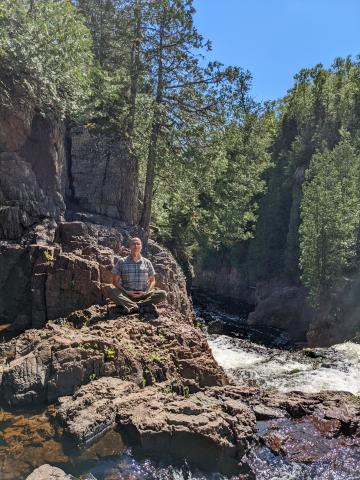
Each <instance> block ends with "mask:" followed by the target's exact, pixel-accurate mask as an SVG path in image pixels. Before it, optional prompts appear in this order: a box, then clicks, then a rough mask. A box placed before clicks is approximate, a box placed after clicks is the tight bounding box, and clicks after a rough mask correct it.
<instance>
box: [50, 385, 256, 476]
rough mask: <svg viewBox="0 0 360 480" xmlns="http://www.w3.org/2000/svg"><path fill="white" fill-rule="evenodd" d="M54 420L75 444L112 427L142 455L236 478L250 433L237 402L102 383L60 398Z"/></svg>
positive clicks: (250, 421) (248, 415) (251, 422)
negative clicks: (183, 461)
mask: <svg viewBox="0 0 360 480" xmlns="http://www.w3.org/2000/svg"><path fill="white" fill-rule="evenodd" d="M57 418H58V420H59V422H60V423H61V424H62V425H63V427H64V429H65V432H66V433H67V434H70V435H71V436H72V437H73V438H74V440H75V442H77V443H83V442H87V441H91V440H92V439H93V438H96V437H97V436H98V435H99V434H101V432H104V431H106V430H107V429H108V428H111V427H112V426H114V424H117V425H118V427H119V428H120V431H121V432H122V434H123V435H124V437H125V439H126V440H127V442H128V443H129V444H131V445H133V446H135V447H139V448H141V451H142V452H143V453H146V454H152V455H154V454H155V455H157V456H160V457H162V458H164V457H171V458H180V459H182V458H187V459H188V460H189V461H190V462H192V463H194V464H195V465H197V466H199V467H200V468H203V469H206V470H209V469H210V470H211V469H216V470H218V471H219V470H220V471H222V472H224V473H235V472H239V471H241V470H243V471H244V469H245V467H244V466H242V465H241V459H242V457H243V456H244V454H245V453H246V451H247V449H248V442H249V440H250V439H251V436H252V434H253V432H254V428H255V416H254V414H253V413H252V412H251V410H250V409H249V408H248V407H247V406H246V405H245V404H244V403H243V402H241V401H238V400H231V399H229V400H227V401H225V402H222V401H220V400H218V399H215V398H213V397H209V396H207V394H206V390H204V391H202V392H198V393H195V394H193V395H189V394H185V396H184V395H183V396H181V395H176V394H174V393H171V392H169V391H168V390H167V389H166V387H165V388H157V387H147V388H144V389H139V387H136V386H134V385H133V384H131V383H130V382H124V381H122V380H120V379H115V378H103V379H99V380H95V381H93V382H92V383H91V384H89V385H85V386H83V387H81V388H80V389H79V390H78V391H77V392H76V393H75V394H74V395H73V397H67V398H62V399H60V408H59V410H58V412H57Z"/></svg>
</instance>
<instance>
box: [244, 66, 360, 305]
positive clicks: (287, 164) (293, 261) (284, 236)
mask: <svg viewBox="0 0 360 480" xmlns="http://www.w3.org/2000/svg"><path fill="white" fill-rule="evenodd" d="M359 94H360V64H359V60H358V59H356V60H355V61H352V60H351V59H350V58H346V59H336V60H335V62H334V65H333V66H332V67H331V68H330V69H324V68H323V66H322V65H316V66H315V67H314V68H312V69H303V70H301V71H300V72H299V74H298V75H296V76H295V85H294V87H293V88H292V89H291V90H290V91H289V93H288V95H287V96H286V97H284V98H283V99H282V100H281V101H280V102H278V104H277V106H276V116H277V119H278V128H277V133H276V135H275V141H274V142H273V145H272V147H271V150H272V163H273V164H274V168H273V169H271V170H270V171H269V174H268V178H267V183H268V189H267V193H266V194H265V196H264V197H263V199H261V200H260V210H259V220H258V222H257V226H256V234H255V240H253V241H251V242H250V245H249V253H248V256H247V260H246V264H243V265H242V266H243V268H245V266H246V268H247V270H248V273H249V276H250V278H251V279H252V281H256V280H257V279H259V278H269V277H272V276H281V277H284V276H285V277H286V278H287V279H291V280H292V281H299V260H300V257H299V256H300V246H299V228H300V224H301V223H302V222H305V221H306V216H307V214H305V213H303V215H302V219H301V218H300V205H301V201H302V184H303V182H304V174H305V171H306V170H307V169H308V168H309V165H310V161H311V162H312V165H314V162H316V161H317V160H320V158H321V157H314V154H315V153H319V152H324V150H326V149H328V150H329V151H331V150H332V149H333V148H334V147H335V146H336V145H337V144H338V143H339V142H340V141H341V131H342V130H345V131H347V132H349V135H350V138H351V141H352V144H353V145H354V146H357V145H358V144H359V126H358V125H359V104H360V103H359V100H360V95H359ZM313 168H314V167H313V166H312V169H313ZM310 211H311V208H310V209H309V210H308V213H309V215H310V213H311V212H310ZM332 211H333V212H335V211H337V207H336V206H333V207H332ZM309 222H310V220H309ZM306 228H307V227H306ZM350 230H351V228H350ZM352 236H353V233H352V234H351V235H350V237H352ZM350 237H349V238H348V240H347V241H348V242H350V244H352V242H353V240H352V239H351V238H350ZM306 252H310V250H308V249H307V250H306ZM306 256H307V253H305V250H303V252H302V260H301V262H302V264H303V265H305V264H307V265H308V267H307V269H308V268H309V264H310V263H311V260H310V258H309V259H308V260H306ZM345 263H346V262H345ZM303 278H304V282H306V283H307V284H308V281H307V280H305V277H304V274H303ZM326 288H327V287H326ZM326 288H325V289H326ZM315 296H316V295H315Z"/></svg>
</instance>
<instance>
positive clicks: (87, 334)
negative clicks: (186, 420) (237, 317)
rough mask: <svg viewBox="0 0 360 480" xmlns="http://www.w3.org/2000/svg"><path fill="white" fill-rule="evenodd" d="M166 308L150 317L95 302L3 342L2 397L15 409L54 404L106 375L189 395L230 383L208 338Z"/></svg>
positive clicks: (0, 378)
mask: <svg viewBox="0 0 360 480" xmlns="http://www.w3.org/2000/svg"><path fill="white" fill-rule="evenodd" d="M160 312H161V315H160V318H159V319H158V320H154V321H152V322H148V321H147V319H146V318H144V317H139V316H138V315H132V316H120V317H119V314H118V313H117V311H116V308H108V307H106V306H105V307H99V306H94V307H91V308H90V309H88V310H81V311H78V312H73V313H72V314H71V315H69V316H68V317H67V318H64V319H60V320H58V321H56V322H49V323H48V324H47V326H46V327H45V328H43V329H41V330H28V331H26V332H25V333H23V334H22V335H20V336H18V337H17V338H16V339H13V340H12V341H11V342H9V343H7V344H4V345H3V346H2V351H3V356H2V365H1V368H0V400H1V401H2V402H4V403H5V404H7V405H12V406H14V405H19V406H21V405H29V404H32V403H33V402H44V401H49V402H51V401H54V400H56V399H57V398H59V397H60V396H63V395H70V394H72V393H73V392H74V391H75V390H76V388H78V387H79V386H81V385H83V384H86V383H88V382H89V381H90V380H91V379H93V378H98V377H104V376H117V377H120V378H122V379H127V380H131V381H133V382H134V383H135V384H137V385H140V386H143V387H144V386H146V385H152V384H155V383H158V382H167V383H168V384H169V385H170V387H171V388H174V389H177V390H179V391H183V390H184V389H185V391H188V392H192V391H196V390H198V389H199V388H201V387H204V386H211V385H223V384H224V383H226V377H225V374H224V372H223V370H222V369H221V368H220V367H219V366H218V365H217V363H216V362H215V360H214V358H213V356H212V353H211V350H210V348H209V346H208V344H207V341H206V337H205V335H204V334H203V333H202V332H201V331H200V330H199V329H197V328H195V327H194V326H193V325H192V324H191V323H189V322H188V321H187V320H186V318H184V317H183V316H182V315H181V314H180V313H179V312H177V311H175V310H174V309H172V308H171V307H169V306H164V307H162V308H161V309H160Z"/></svg>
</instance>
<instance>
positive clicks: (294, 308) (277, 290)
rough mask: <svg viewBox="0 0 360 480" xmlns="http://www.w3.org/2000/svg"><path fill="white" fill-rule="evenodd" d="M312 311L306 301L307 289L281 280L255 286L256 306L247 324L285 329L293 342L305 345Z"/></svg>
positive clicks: (312, 314)
mask: <svg viewBox="0 0 360 480" xmlns="http://www.w3.org/2000/svg"><path fill="white" fill-rule="evenodd" d="M313 316H314V310H313V309H312V308H311V307H310V306H309V305H308V303H307V302H306V290H305V288H302V287H299V286H289V285H287V284H285V283H283V282H280V281H273V282H263V283H258V284H257V286H256V307H255V310H254V312H252V313H250V315H249V317H248V323H249V325H267V326H272V327H277V328H280V329H283V330H285V331H286V332H287V333H288V335H289V337H290V338H291V339H292V341H294V342H305V340H306V334H307V331H308V329H309V324H310V322H311V320H312V318H313Z"/></svg>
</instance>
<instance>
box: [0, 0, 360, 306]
mask: <svg viewBox="0 0 360 480" xmlns="http://www.w3.org/2000/svg"><path fill="white" fill-rule="evenodd" d="M209 50H211V42H210V41H208V40H206V39H204V38H203V37H202V35H201V32H198V31H197V29H196V26H195V24H194V7H193V2H192V1H191V0H156V1H155V0H78V1H72V2H70V1H69V0H58V1H54V2H48V1H47V0H0V58H1V62H0V83H1V86H0V103H1V108H2V109H13V108H16V107H17V106H18V105H21V106H22V108H24V107H26V105H29V107H30V106H32V107H35V108H36V109H37V110H38V111H40V112H47V111H52V112H55V114H56V115H57V116H58V118H60V119H62V120H63V121H64V122H66V123H67V124H71V123H74V122H76V123H81V124H83V125H85V126H86V127H87V128H88V129H89V130H90V131H94V132H104V133H105V134H107V135H111V136H114V137H117V138H119V139H121V140H122V141H124V142H126V144H127V146H128V149H129V151H130V152H131V153H132V154H133V159H134V161H135V162H136V172H137V188H138V191H139V205H138V224H139V225H140V226H141V227H143V228H144V230H145V231H146V232H148V233H149V234H150V233H151V235H153V236H155V237H156V238H158V239H159V240H161V241H162V242H164V243H165V244H166V245H167V246H168V247H169V248H170V249H171V250H172V251H173V253H174V254H175V255H176V257H177V258H178V260H179V261H180V262H181V263H182V264H185V263H186V262H192V260H193V259H194V258H197V259H198V260H199V259H200V261H203V262H204V263H205V264H207V265H210V266H212V268H214V269H215V268H216V265H217V262H218V263H219V262H220V263H221V262H223V260H224V258H227V259H230V261H231V263H232V264H233V265H236V266H237V268H238V269H239V270H241V271H244V272H246V275H247V276H248V278H249V281H250V282H255V281H257V280H259V279H268V278H273V277H281V278H286V279H288V280H289V281H291V282H294V283H295V284H296V283H302V284H303V285H304V286H305V287H306V288H307V289H308V295H309V300H310V302H311V303H312V304H313V305H314V306H321V304H324V303H326V302H328V299H329V298H330V296H331V295H332V293H333V291H334V289H335V288H336V285H337V283H338V281H339V279H340V278H342V277H344V276H352V275H356V274H357V272H358V268H359V260H360V258H359V255H360V239H359V222H360V209H359V205H360V198H359V197H360V189H359V185H360V154H359V147H360V145H359V143H360V128H359V124H360V122H359V120H360V63H359V58H356V59H352V58H350V57H348V58H336V59H334V62H333V65H332V66H331V67H330V68H325V67H324V66H323V65H322V64H318V65H315V66H314V67H312V68H304V69H302V70H301V71H300V72H299V73H298V74H297V75H296V76H295V77H294V84H293V87H292V88H291V89H290V90H289V91H288V92H286V93H285V92H284V97H283V98H280V99H279V100H277V101H274V102H266V103H258V102H256V101H255V100H254V99H253V98H252V96H251V82H252V78H251V72H248V71H246V70H244V69H243V68H241V66H227V65H222V64H221V63H219V62H207V61H206V55H207V52H208V51H209ZM119 161H120V159H119Z"/></svg>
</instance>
